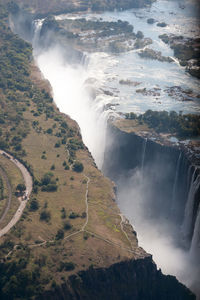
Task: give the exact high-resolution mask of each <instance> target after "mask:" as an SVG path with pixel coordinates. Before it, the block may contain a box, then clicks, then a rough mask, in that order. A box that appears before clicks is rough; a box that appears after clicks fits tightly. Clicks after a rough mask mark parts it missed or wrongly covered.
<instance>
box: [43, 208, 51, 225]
mask: <svg viewBox="0 0 200 300" xmlns="http://www.w3.org/2000/svg"><path fill="white" fill-rule="evenodd" d="M50 219H51V214H50V212H49V211H47V210H43V211H42V212H41V213H40V220H41V221H46V222H49V220H50Z"/></svg>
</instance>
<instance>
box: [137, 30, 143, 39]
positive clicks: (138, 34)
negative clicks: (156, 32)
mask: <svg viewBox="0 0 200 300" xmlns="http://www.w3.org/2000/svg"><path fill="white" fill-rule="evenodd" d="M136 38H137V39H143V38H144V34H143V33H142V31H138V32H137V33H136Z"/></svg>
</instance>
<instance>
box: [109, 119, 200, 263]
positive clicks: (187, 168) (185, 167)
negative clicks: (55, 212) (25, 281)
mask: <svg viewBox="0 0 200 300" xmlns="http://www.w3.org/2000/svg"><path fill="white" fill-rule="evenodd" d="M107 141H108V142H107V147H106V151H105V162H104V172H105V174H106V175H107V176H108V177H110V178H112V179H113V180H114V181H115V182H116V183H117V184H118V186H120V184H122V182H124V181H127V180H130V177H131V176H132V175H131V174H133V172H136V171H137V170H139V172H140V173H141V174H142V180H143V181H144V183H145V182H148V185H146V186H148V190H146V194H145V197H146V199H147V203H148V206H149V207H148V209H149V210H150V217H151V218H152V219H156V218H158V217H164V218H165V219H168V220H170V222H173V223H174V224H175V227H176V228H178V231H179V237H178V243H182V246H184V247H186V248H188V249H190V250H191V249H193V251H194V253H196V256H198V259H199V254H198V247H199V243H200V241H199V231H200V225H199V215H200V206H199V203H200V170H199V167H198V166H196V165H193V163H192V161H191V160H190V159H189V157H188V156H187V155H186V154H185V152H184V151H183V150H184V149H182V150H181V149H180V148H178V147H175V146H167V145H164V144H161V143H158V142H156V141H154V140H153V139H151V140H150V139H148V138H144V137H142V136H140V135H138V134H136V133H134V132H125V131H124V130H121V129H119V128H118V127H117V126H115V124H114V125H113V124H112V123H111V124H109V126H108V138H107ZM144 186H145V185H144ZM148 217H149V216H148ZM180 232H181V233H180ZM176 238H177V237H176ZM194 241H195V242H194Z"/></svg>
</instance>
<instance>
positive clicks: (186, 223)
mask: <svg viewBox="0 0 200 300" xmlns="http://www.w3.org/2000/svg"><path fill="white" fill-rule="evenodd" d="M196 171H197V168H196V167H195V168H194V172H193V175H192V179H191V183H190V190H189V194H188V199H187V203H186V206H185V216H184V220H183V225H182V232H183V236H184V238H185V240H186V242H188V239H189V238H190V235H191V234H192V220H193V213H194V200H195V194H196V192H197V189H198V187H199V185H200V175H198V176H196V178H195V175H196Z"/></svg>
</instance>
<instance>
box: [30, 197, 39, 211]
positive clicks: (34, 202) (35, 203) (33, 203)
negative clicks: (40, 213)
mask: <svg viewBox="0 0 200 300" xmlns="http://www.w3.org/2000/svg"><path fill="white" fill-rule="evenodd" d="M38 208H39V203H38V201H37V199H36V198H33V199H32V200H31V202H30V210H31V211H35V210H37V209H38Z"/></svg>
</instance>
